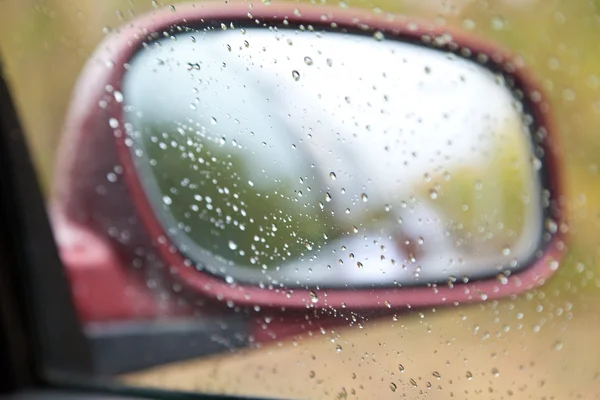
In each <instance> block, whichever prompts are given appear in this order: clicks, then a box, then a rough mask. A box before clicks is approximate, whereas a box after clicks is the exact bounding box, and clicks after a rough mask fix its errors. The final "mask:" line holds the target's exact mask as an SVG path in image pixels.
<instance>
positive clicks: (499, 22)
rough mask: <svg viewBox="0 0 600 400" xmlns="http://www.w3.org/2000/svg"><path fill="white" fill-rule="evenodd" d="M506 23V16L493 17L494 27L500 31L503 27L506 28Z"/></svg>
mask: <svg viewBox="0 0 600 400" xmlns="http://www.w3.org/2000/svg"><path fill="white" fill-rule="evenodd" d="M505 25H506V22H505V21H504V18H502V17H501V16H499V15H498V16H495V17H494V18H492V29H494V30H496V31H500V30H502V29H504V26H505Z"/></svg>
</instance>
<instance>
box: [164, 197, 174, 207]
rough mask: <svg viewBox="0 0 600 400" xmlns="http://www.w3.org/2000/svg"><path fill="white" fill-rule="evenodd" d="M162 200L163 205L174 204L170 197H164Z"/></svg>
mask: <svg viewBox="0 0 600 400" xmlns="http://www.w3.org/2000/svg"><path fill="white" fill-rule="evenodd" d="M162 200H163V203H165V204H166V205H168V206H170V205H171V204H172V203H173V200H171V198H170V197H169V196H163V198H162Z"/></svg>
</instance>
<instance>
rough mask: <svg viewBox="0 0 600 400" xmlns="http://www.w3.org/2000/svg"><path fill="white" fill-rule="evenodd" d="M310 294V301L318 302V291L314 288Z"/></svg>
mask: <svg viewBox="0 0 600 400" xmlns="http://www.w3.org/2000/svg"><path fill="white" fill-rule="evenodd" d="M309 296H310V302H311V303H318V302H319V296H318V295H317V292H315V291H314V290H311V291H310V293H309Z"/></svg>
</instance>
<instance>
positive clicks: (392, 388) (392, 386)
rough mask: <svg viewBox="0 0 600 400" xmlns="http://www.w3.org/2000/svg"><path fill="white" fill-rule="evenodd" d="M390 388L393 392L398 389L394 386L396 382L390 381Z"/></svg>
mask: <svg viewBox="0 0 600 400" xmlns="http://www.w3.org/2000/svg"><path fill="white" fill-rule="evenodd" d="M390 389H391V390H392V392H395V391H396V390H397V389H398V386H396V384H395V383H394V382H392V383H390Z"/></svg>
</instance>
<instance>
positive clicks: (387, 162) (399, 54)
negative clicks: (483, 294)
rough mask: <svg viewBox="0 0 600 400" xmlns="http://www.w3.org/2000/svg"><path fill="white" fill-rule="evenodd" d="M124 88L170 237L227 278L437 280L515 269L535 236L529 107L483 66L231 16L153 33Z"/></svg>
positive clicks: (144, 177)
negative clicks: (222, 23)
mask: <svg viewBox="0 0 600 400" xmlns="http://www.w3.org/2000/svg"><path fill="white" fill-rule="evenodd" d="M119 97H120V98H119V99H118V101H122V102H123V105H124V109H125V121H126V130H127V134H128V135H129V138H130V139H131V140H130V143H131V144H132V146H131V152H132V155H133V158H134V163H135V166H136V168H137V174H138V175H139V176H140V179H141V181H142V185H143V187H144V188H145V190H146V193H147V196H148V197H149V199H150V201H151V203H152V206H153V208H154V211H155V213H156V216H157V218H158V220H159V221H160V223H161V224H162V226H163V227H164V230H165V232H166V233H167V235H168V236H169V238H170V240H171V241H172V242H173V243H174V244H175V245H176V246H177V247H178V249H179V251H181V252H182V253H183V254H185V256H186V257H187V258H189V259H190V260H191V261H192V262H193V264H194V266H195V267H196V268H199V269H202V270H205V271H207V272H209V273H212V274H215V275H218V276H220V277H222V278H223V279H226V280H227V281H228V282H238V283H250V284H260V283H265V284H267V283H273V284H279V285H284V286H287V287H294V286H302V287H321V288H323V287H332V288H333V287H337V288H345V287H348V288H350V287H361V286H363V287H364V286H373V285H378V286H381V285H384V286H394V285H396V286H397V285H402V286H405V285H425V284H429V283H434V282H436V283H438V282H446V281H448V280H449V279H450V280H453V279H457V280H464V279H478V278H483V277H495V276H497V275H498V274H500V273H504V274H509V273H510V272H514V271H516V270H518V269H520V268H524V267H526V266H527V264H528V263H529V262H530V261H531V260H532V258H533V257H534V253H535V252H536V250H538V249H539V246H540V242H541V235H542V227H543V212H542V196H541V183H540V182H541V181H540V176H539V175H540V172H539V168H540V165H539V161H537V160H536V159H535V158H534V157H533V153H532V148H533V146H532V143H531V134H530V132H529V130H528V125H527V118H525V117H524V115H523V112H522V107H521V105H520V103H519V102H518V101H516V100H515V96H514V95H513V91H512V90H511V89H510V88H509V86H508V85H507V84H506V82H505V80H504V78H503V77H501V76H500V75H497V74H495V73H493V72H491V71H490V70H488V69H486V68H484V67H482V66H481V65H479V64H478V63H476V62H473V61H470V60H466V59H463V58H460V57H458V56H456V55H452V54H449V53H447V52H444V51H441V50H436V49H430V48H424V47H420V46H418V45H415V44H411V43H407V42H402V41H397V40H390V39H383V38H382V37H379V36H378V35H375V36H366V35H348V34H341V33H335V32H319V33H317V32H310V31H302V30H296V29H285V30H277V29H268V28H260V27H253V28H248V29H239V28H237V29H224V30H221V29H220V28H219V29H213V30H204V31H193V32H189V33H180V34H177V35H176V36H174V37H165V38H162V39H160V40H157V41H154V42H152V43H149V44H147V45H146V46H144V47H143V48H142V49H140V50H139V52H138V53H137V54H136V56H135V57H134V58H133V59H132V60H131V62H130V64H129V66H128V71H127V72H126V75H125V77H124V81H123V88H122V93H119Z"/></svg>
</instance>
